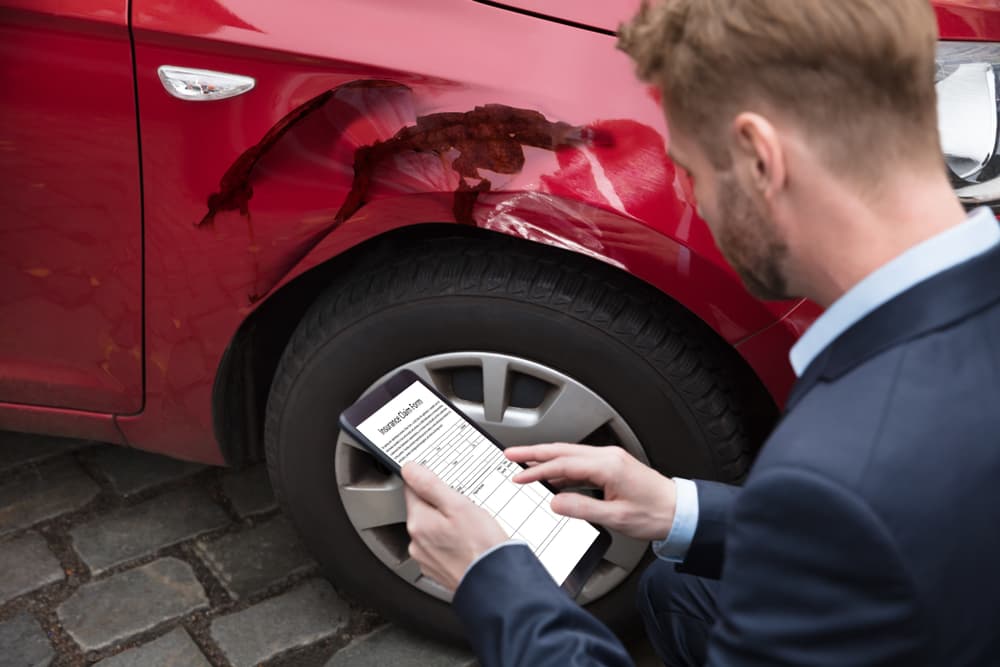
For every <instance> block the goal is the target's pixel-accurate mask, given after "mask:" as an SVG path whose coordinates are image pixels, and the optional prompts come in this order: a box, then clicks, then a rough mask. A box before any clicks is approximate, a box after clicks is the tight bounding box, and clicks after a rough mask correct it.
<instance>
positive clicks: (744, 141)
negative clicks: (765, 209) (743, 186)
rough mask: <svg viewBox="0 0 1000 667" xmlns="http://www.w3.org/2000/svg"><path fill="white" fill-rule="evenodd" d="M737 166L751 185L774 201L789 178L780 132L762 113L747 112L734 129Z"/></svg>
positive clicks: (734, 154)
mask: <svg viewBox="0 0 1000 667" xmlns="http://www.w3.org/2000/svg"><path fill="white" fill-rule="evenodd" d="M731 132H732V137H731V139H732V144H731V145H732V151H733V161H734V166H736V167H737V168H738V169H740V170H741V171H743V172H744V176H745V177H748V178H747V184H748V185H749V186H750V187H752V188H753V190H754V191H755V192H757V193H758V194H760V195H761V196H763V197H764V198H765V199H772V198H773V197H774V196H775V195H776V194H777V193H778V192H779V191H780V190H781V189H782V188H783V187H784V186H785V179H786V177H787V172H786V163H785V153H784V149H783V147H782V144H781V140H780V138H779V136H778V131H777V129H776V128H775V127H774V125H772V124H771V122H770V121H769V120H767V119H766V118H764V117H763V116H761V115H760V114H756V113H751V112H748V111H747V112H743V113H741V114H739V115H738V116H736V118H735V119H734V120H733V124H732V126H731Z"/></svg>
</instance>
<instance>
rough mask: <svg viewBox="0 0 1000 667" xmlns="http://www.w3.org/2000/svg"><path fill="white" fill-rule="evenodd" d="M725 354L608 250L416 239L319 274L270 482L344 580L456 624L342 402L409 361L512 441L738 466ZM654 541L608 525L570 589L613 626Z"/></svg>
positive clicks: (281, 415)
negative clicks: (345, 420) (413, 555)
mask: <svg viewBox="0 0 1000 667" xmlns="http://www.w3.org/2000/svg"><path fill="white" fill-rule="evenodd" d="M727 354H731V351H730V350H728V348H726V346H725V345H723V344H721V343H720V342H719V341H717V340H716V339H715V337H714V334H712V333H711V332H709V331H708V330H707V328H705V327H704V325H702V324H701V323H700V322H696V321H695V320H693V318H692V316H691V315H690V314H689V313H687V312H686V311H684V310H683V309H681V308H680V307H678V306H677V305H676V304H673V303H672V302H670V301H669V300H667V299H666V298H664V297H663V296H662V295H661V294H659V293H658V292H656V291H655V290H653V289H651V288H648V287H646V286H645V285H642V284H640V283H638V282H637V281H636V280H635V279H632V278H630V277H628V276H622V275H621V274H619V273H618V272H617V271H615V270H614V269H611V268H610V267H605V266H604V265H595V264H594V263H591V262H589V261H585V260H580V259H579V258H577V257H576V256H574V255H570V254H566V253H561V252H554V251H551V250H543V249H540V248H539V249H536V248H535V247H533V246H528V245H526V244H522V243H516V242H506V241H500V242H495V243H482V242H479V243H476V242H472V241H469V240H455V239H451V240H448V241H437V242H426V243H425V244H424V245H422V246H420V247H418V248H416V249H411V250H410V251H408V252H406V253H405V254H399V255H396V256H394V257H393V258H392V259H391V260H389V261H385V262H381V263H379V264H378V265H373V266H369V267H368V268H360V269H356V270H355V271H354V272H352V274H351V276H349V277H347V278H345V279H343V280H341V281H338V282H336V283H335V284H332V285H330V286H329V288H328V289H327V290H326V291H325V292H324V293H323V294H322V296H321V297H320V298H319V299H318V300H317V301H316V303H315V304H314V305H313V306H312V307H311V309H310V310H309V312H308V313H307V314H306V316H305V317H304V318H303V320H302V322H301V323H300V324H299V325H298V327H297V329H296V331H295V333H294V334H293V336H292V339H291V341H290V342H289V344H288V346H287V348H286V350H285V352H284V355H283V357H282V359H281V362H280V365H279V367H278V370H277V373H276V376H275V378H274V382H273V385H272V389H271V393H270V396H269V399H268V406H267V419H266V428H265V442H266V452H267V460H268V466H269V470H270V474H271V479H272V483H273V485H274V487H275V491H276V494H277V495H278V498H279V500H280V502H281V504H282V507H283V508H284V510H285V511H286V513H287V514H288V515H289V516H290V517H291V519H292V521H293V523H294V524H295V525H296V527H297V528H298V530H299V532H300V534H301V535H302V537H303V539H304V541H305V542H306V545H307V547H308V548H309V549H310V551H311V552H312V554H313V555H314V556H315V557H316V558H317V560H318V561H319V562H320V564H321V566H322V568H323V570H324V572H325V573H326V574H327V576H329V577H330V578H331V579H332V581H333V582H334V583H335V584H336V585H337V586H338V587H339V588H340V589H341V590H343V591H345V592H346V593H348V594H349V595H350V596H352V597H354V598H355V599H357V600H358V601H360V602H362V603H366V604H370V605H372V606H374V607H375V608H377V609H378V610H379V611H381V612H382V613H383V614H384V615H386V616H387V617H389V618H390V619H392V620H394V621H396V622H399V623H402V624H404V625H407V626H409V627H412V628H414V629H416V630H418V631H422V632H424V633H426V634H431V635H436V636H438V637H441V638H445V639H456V638H458V637H459V636H460V631H459V626H458V622H457V619H456V618H455V617H454V615H453V614H452V612H451V609H450V606H449V605H448V599H449V596H448V594H447V592H446V591H444V590H443V589H441V588H440V587H438V586H437V585H436V584H435V583H434V582H433V581H431V580H430V579H428V578H426V577H423V576H421V574H420V570H419V568H418V566H417V565H416V563H415V562H414V561H413V560H412V559H410V558H409V556H408V554H407V546H408V544H409V538H408V536H407V533H406V527H405V518H406V517H405V504H404V501H403V494H402V486H401V485H402V482H401V480H400V479H399V478H398V477H396V476H395V475H392V474H390V473H389V471H388V470H386V469H385V468H384V467H382V465H380V464H379V463H378V462H377V461H376V460H375V459H374V457H372V456H371V455H369V454H368V453H367V452H366V451H365V450H363V449H361V448H359V447H358V446H357V445H356V444H355V443H353V442H352V441H351V440H350V438H349V437H348V436H346V434H344V433H342V432H341V430H340V428H339V425H338V421H337V419H338V416H339V414H340V412H341V410H343V409H344V408H345V407H346V406H348V405H350V404H351V403H353V402H354V401H355V400H356V399H357V398H358V397H359V396H361V395H362V394H363V393H364V392H365V391H366V390H367V389H369V388H370V387H372V386H374V385H375V384H377V383H378V382H379V381H380V380H381V379H383V378H385V377H387V376H388V375H390V374H392V373H393V372H395V371H396V370H398V369H400V368H409V369H411V370H413V371H414V372H416V373H417V374H418V375H420V376H421V377H422V378H423V379H425V380H427V381H428V382H430V383H431V384H432V385H433V386H435V387H436V388H437V389H438V390H439V391H441V392H442V393H443V394H444V395H445V396H448V397H449V398H450V399H451V400H453V401H454V403H455V404H456V405H457V406H458V407H459V408H460V409H462V410H463V411H464V412H465V413H466V414H467V415H468V416H469V417H471V418H472V419H473V420H475V421H476V422H477V423H479V424H480V425H481V426H482V427H483V428H484V429H485V430H487V431H488V432H490V433H491V434H492V435H493V436H494V437H496V438H497V439H498V440H499V441H500V442H502V443H504V444H505V445H515V444H532V443H537V442H550V441H568V442H584V443H588V444H591V445H594V446H606V445H617V446H620V447H622V448H624V449H626V450H627V451H628V452H630V453H631V454H632V455H633V456H635V457H636V458H638V459H639V460H641V461H643V462H645V463H648V464H650V465H652V466H653V467H655V468H657V469H658V470H661V471H663V472H664V473H666V474H673V475H682V476H695V477H700V478H710V479H722V480H728V481H737V480H739V479H740V478H742V476H743V475H744V474H745V472H746V469H747V467H748V465H749V460H750V454H751V450H752V445H753V442H752V440H753V434H752V429H748V428H747V418H746V410H745V408H744V407H743V406H741V405H740V400H741V397H742V394H741V392H739V391H736V390H735V389H734V386H733V383H732V381H731V378H732V377H734V376H738V375H739V372H737V370H736V369H734V368H731V366H732V358H731V357H730V356H727ZM727 366H730V367H728V368H727ZM727 371H728V372H727ZM727 378H729V379H727ZM649 557H650V556H649V549H648V544H646V543H642V542H638V541H636V540H631V539H628V538H625V537H624V536H621V535H614V540H613V543H612V546H611V548H610V549H609V551H608V553H607V555H606V557H605V559H604V561H603V562H602V563H601V564H600V566H599V567H598V569H597V571H596V572H595V573H594V575H593V576H592V577H591V579H590V580H589V581H588V582H587V584H586V586H585V587H584V589H583V591H582V593H581V601H582V602H583V603H585V604H587V605H588V607H589V608H590V609H591V611H593V612H594V613H595V614H596V615H597V616H598V617H600V618H602V619H603V620H605V621H606V622H608V623H609V624H610V625H611V626H612V627H614V628H616V629H617V630H619V631H622V630H623V629H624V628H625V627H626V626H627V625H629V624H630V623H631V621H632V619H633V614H634V607H633V600H634V588H635V584H636V580H637V578H638V574H639V571H640V570H641V569H642V567H641V565H642V564H643V562H645V561H646V560H648V559H649Z"/></svg>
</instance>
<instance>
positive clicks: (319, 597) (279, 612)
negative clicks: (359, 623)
mask: <svg viewBox="0 0 1000 667" xmlns="http://www.w3.org/2000/svg"><path fill="white" fill-rule="evenodd" d="M348 612H349V610H348V606H347V603H346V602H344V601H343V600H341V599H340V598H339V597H338V596H337V594H336V593H335V592H334V591H333V588H332V587H331V586H330V584H328V583H327V582H326V581H323V580H321V579H313V580H311V581H309V582H307V583H305V584H303V585H302V586H300V587H299V588H296V589H294V590H292V591H289V592H288V593H285V594H284V595H280V596H278V597H276V598H271V599H270V600H265V601H264V602H261V603H259V604H256V605H254V606H252V607H249V608H247V609H244V610H243V611H239V612H236V613H235V614H229V615H228V616H222V617H220V618H217V619H215V620H214V621H212V627H211V633H212V638H213V639H214V640H215V643H216V644H218V645H219V648H221V649H222V651H223V653H225V654H226V657H227V658H229V661H230V662H231V663H232V664H233V665H234V666H235V667H244V666H245V667H250V666H251V665H256V664H257V663H259V662H261V661H263V660H267V659H269V658H272V657H274V656H276V655H277V654H279V653H281V652H283V651H287V650H289V649H292V648H297V647H300V646H307V645H309V644H312V643H313V642H317V641H319V640H321V639H325V638H326V637H330V636H332V635H334V634H335V633H336V632H337V631H338V630H340V629H341V628H342V627H344V626H345V625H346V624H347V620H348V618H347V617H348Z"/></svg>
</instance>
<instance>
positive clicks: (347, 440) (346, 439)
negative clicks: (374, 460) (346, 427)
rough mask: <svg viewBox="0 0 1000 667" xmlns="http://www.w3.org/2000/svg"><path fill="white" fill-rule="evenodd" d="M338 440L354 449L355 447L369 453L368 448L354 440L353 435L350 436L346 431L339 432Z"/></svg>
mask: <svg viewBox="0 0 1000 667" xmlns="http://www.w3.org/2000/svg"><path fill="white" fill-rule="evenodd" d="M340 442H342V443H344V444H345V445H347V446H348V447H353V448H354V449H357V450H360V451H362V452H365V453H366V454H368V453H369V452H368V449H367V448H366V447H365V446H364V445H361V444H360V443H359V442H358V441H357V440H355V439H354V438H353V437H351V435H350V434H348V433H344V432H341V434H340Z"/></svg>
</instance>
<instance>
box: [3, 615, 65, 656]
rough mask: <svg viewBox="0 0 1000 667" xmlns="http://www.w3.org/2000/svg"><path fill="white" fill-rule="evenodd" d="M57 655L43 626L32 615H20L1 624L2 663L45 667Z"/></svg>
mask: <svg viewBox="0 0 1000 667" xmlns="http://www.w3.org/2000/svg"><path fill="white" fill-rule="evenodd" d="M54 655H55V653H54V652H53V650H52V644H50V643H49V640H48V638H47V637H46V636H45V632H44V631H43V630H42V626H40V625H39V624H38V621H36V620H35V619H34V618H33V617H32V616H31V614H26V613H23V612H22V613H20V614H18V615H17V616H15V617H14V618H12V619H10V620H9V621H6V622H4V623H0V662H2V664H4V665H10V666H11V667H15V666H16V667H43V666H45V665H48V664H50V663H51V662H52V658H53V657H54Z"/></svg>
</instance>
